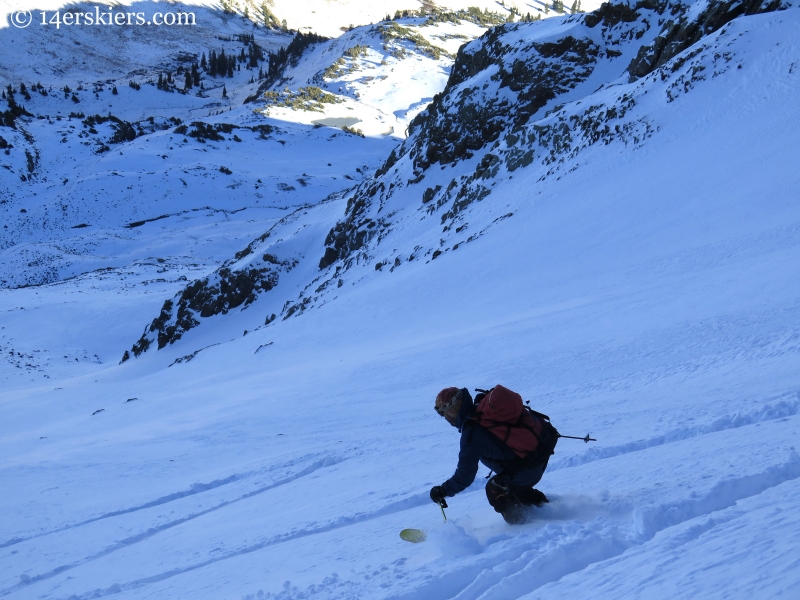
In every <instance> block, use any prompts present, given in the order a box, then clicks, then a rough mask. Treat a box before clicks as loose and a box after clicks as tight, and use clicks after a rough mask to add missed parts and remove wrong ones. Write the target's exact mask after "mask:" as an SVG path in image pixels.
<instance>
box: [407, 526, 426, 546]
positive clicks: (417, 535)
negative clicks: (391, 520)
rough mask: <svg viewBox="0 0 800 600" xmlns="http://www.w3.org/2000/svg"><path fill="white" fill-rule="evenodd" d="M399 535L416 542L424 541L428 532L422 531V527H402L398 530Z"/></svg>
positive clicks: (408, 540) (413, 542)
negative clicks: (401, 529)
mask: <svg viewBox="0 0 800 600" xmlns="http://www.w3.org/2000/svg"><path fill="white" fill-rule="evenodd" d="M400 537H401V538H403V539H404V540H405V541H407V542H411V543H412V544H418V543H419V542H424V541H425V538H426V537H428V534H427V533H425V532H424V531H422V529H403V531H401V532H400Z"/></svg>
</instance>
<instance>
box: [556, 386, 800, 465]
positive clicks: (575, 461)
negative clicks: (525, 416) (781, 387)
mask: <svg viewBox="0 0 800 600" xmlns="http://www.w3.org/2000/svg"><path fill="white" fill-rule="evenodd" d="M772 400H773V403H771V404H765V405H763V406H761V407H760V408H758V409H756V410H753V411H744V412H738V413H734V414H732V415H723V416H721V417H719V418H717V419H715V420H714V421H713V422H712V423H709V424H706V425H697V426H694V427H684V428H680V429H673V430H672V431H668V432H667V433H665V434H662V435H658V436H655V437H652V438H649V439H646V440H637V441H635V442H629V443H627V444H621V445H618V446H606V447H600V448H590V449H589V450H586V451H585V452H582V453H581V454H578V455H575V456H570V457H568V458H564V459H555V460H553V461H551V462H550V464H549V466H548V468H547V470H548V471H550V472H552V471H555V470H557V469H564V468H568V467H577V466H580V465H585V464H587V463H590V462H594V461H597V460H603V459H605V458H613V457H615V456H621V455H623V454H629V453H631V452H639V451H641V450H646V449H648V448H655V447H657V446H662V445H664V444H671V443H674V442H680V441H683V440H688V439H691V438H695V437H698V436H701V435H705V434H708V433H715V432H718V431H725V430H727V429H736V428H738V427H744V426H746V425H754V424H756V423H763V422H765V421H774V420H777V419H783V418H786V417H793V416H795V415H796V414H798V413H800V392H793V393H791V394H787V395H785V396H782V397H781V398H780V399H778V398H775V399H772ZM775 400H777V402H775Z"/></svg>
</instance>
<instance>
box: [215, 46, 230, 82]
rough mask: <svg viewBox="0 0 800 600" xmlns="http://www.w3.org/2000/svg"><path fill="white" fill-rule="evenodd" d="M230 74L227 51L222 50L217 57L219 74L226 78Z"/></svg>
mask: <svg viewBox="0 0 800 600" xmlns="http://www.w3.org/2000/svg"><path fill="white" fill-rule="evenodd" d="M227 72H228V57H227V56H225V49H224V48H223V49H222V50H220V53H219V54H218V55H217V73H218V74H219V76H220V77H225V74H226V73H227Z"/></svg>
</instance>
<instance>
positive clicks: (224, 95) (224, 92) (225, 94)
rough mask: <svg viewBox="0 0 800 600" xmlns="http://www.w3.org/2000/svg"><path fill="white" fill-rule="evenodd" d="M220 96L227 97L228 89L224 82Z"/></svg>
mask: <svg viewBox="0 0 800 600" xmlns="http://www.w3.org/2000/svg"><path fill="white" fill-rule="evenodd" d="M222 97H223V98H227V97H228V89H227V88H226V87H225V85H224V84H223V86H222Z"/></svg>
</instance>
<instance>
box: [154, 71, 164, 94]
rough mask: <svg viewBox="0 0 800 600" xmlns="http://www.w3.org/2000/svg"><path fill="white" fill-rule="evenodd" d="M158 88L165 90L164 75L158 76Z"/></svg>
mask: <svg viewBox="0 0 800 600" xmlns="http://www.w3.org/2000/svg"><path fill="white" fill-rule="evenodd" d="M156 87H157V88H158V89H160V90H163V89H164V75H163V73H159V74H158V83H157V84H156Z"/></svg>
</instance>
